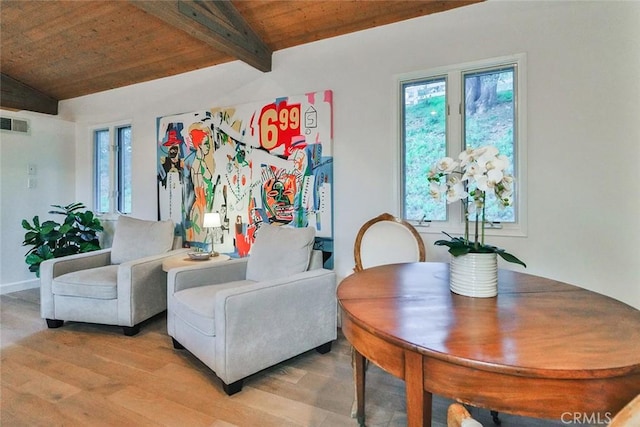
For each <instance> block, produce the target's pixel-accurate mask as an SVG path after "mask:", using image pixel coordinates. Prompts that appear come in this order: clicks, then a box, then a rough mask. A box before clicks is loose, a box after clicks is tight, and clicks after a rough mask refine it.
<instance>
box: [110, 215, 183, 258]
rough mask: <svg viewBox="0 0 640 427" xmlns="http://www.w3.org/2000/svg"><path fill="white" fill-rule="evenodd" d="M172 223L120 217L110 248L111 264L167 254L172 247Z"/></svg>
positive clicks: (169, 221)
mask: <svg viewBox="0 0 640 427" xmlns="http://www.w3.org/2000/svg"><path fill="white" fill-rule="evenodd" d="M173 228H174V227H173V221H171V220H167V221H146V220H142V219H137V218H131V217H128V216H120V217H119V218H118V222H117V223H116V231H115V233H114V235H113V246H112V247H111V263H112V264H121V263H123V262H127V261H132V260H135V259H138V258H144V257H148V256H152V255H159V254H162V253H165V252H169V251H170V250H171V248H172V246H173Z"/></svg>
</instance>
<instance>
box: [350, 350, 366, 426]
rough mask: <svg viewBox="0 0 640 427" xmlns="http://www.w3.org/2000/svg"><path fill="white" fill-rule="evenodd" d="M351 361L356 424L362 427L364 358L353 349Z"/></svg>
mask: <svg viewBox="0 0 640 427" xmlns="http://www.w3.org/2000/svg"><path fill="white" fill-rule="evenodd" d="M353 361H354V364H353V372H354V380H355V384H356V405H357V410H356V418H357V420H358V424H359V425H361V426H364V383H365V377H364V376H365V358H364V356H363V355H361V354H360V353H359V352H358V350H356V349H355V348H353Z"/></svg>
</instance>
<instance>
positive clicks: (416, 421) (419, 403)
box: [404, 351, 432, 427]
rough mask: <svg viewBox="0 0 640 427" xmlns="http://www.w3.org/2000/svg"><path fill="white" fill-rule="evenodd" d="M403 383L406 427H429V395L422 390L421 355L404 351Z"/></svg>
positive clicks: (430, 397) (430, 398)
mask: <svg viewBox="0 0 640 427" xmlns="http://www.w3.org/2000/svg"><path fill="white" fill-rule="evenodd" d="M404 357H405V359H404V360H405V369H404V381H405V387H406V390H407V426H408V427H431V400H432V396H431V393H429V392H427V391H425V389H424V372H423V369H422V355H421V354H420V353H414V352H411V351H405V354H404Z"/></svg>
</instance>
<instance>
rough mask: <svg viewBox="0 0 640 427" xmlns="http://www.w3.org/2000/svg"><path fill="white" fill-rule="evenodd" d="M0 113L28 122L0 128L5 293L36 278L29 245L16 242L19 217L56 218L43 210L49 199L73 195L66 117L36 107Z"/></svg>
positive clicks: (20, 234)
mask: <svg viewBox="0 0 640 427" xmlns="http://www.w3.org/2000/svg"><path fill="white" fill-rule="evenodd" d="M0 114H2V116H3V117H4V116H8V117H13V118H19V119H27V120H29V121H30V124H31V132H30V133H29V134H27V135H24V134H18V133H13V132H6V131H2V132H0V194H1V198H0V200H2V204H1V206H0V293H6V292H13V291H15V290H19V289H25V288H29V287H35V286H38V284H39V282H38V281H37V279H36V277H35V274H34V273H31V272H29V269H28V266H27V264H25V262H24V254H25V253H27V251H28V250H29V249H30V248H28V247H26V246H22V241H23V240H24V233H25V232H26V230H24V229H23V228H22V226H21V223H22V220H23V219H28V220H29V222H30V223H33V222H32V219H33V217H34V216H35V215H38V216H39V217H40V220H41V222H42V221H43V220H46V219H54V220H56V221H58V222H60V220H61V217H60V216H56V215H49V214H48V213H47V212H48V211H49V210H51V209H52V208H51V206H50V205H66V204H68V203H71V202H74V201H76V199H75V193H76V191H75V181H74V180H75V176H74V173H75V167H74V164H75V150H76V145H75V138H74V125H73V123H71V122H67V121H63V120H60V118H57V117H52V116H47V115H45V114H38V113H28V112H12V111H4V110H1V111H0ZM30 164H31V165H35V167H36V175H32V178H35V180H36V185H35V187H34V188H27V181H28V178H29V175H28V170H27V167H28V165H30ZM82 201H83V202H84V203H85V204H86V203H89V202H90V200H82ZM56 217H57V218H56Z"/></svg>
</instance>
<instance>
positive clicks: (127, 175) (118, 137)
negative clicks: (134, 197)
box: [93, 125, 131, 214]
mask: <svg viewBox="0 0 640 427" xmlns="http://www.w3.org/2000/svg"><path fill="white" fill-rule="evenodd" d="M93 143H94V153H95V178H94V194H95V201H94V203H95V211H96V212H97V213H101V214H107V213H115V212H116V211H117V212H120V213H125V214H126V213H131V126H130V125H122V126H111V127H105V128H100V129H96V130H94V131H93Z"/></svg>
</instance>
